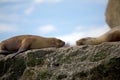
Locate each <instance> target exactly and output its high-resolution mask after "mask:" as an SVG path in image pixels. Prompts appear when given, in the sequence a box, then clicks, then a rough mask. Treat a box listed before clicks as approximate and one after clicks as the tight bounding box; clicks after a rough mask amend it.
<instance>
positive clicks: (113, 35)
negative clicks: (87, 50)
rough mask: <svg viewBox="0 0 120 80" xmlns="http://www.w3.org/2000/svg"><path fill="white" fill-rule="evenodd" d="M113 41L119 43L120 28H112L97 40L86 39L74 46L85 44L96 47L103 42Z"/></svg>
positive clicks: (78, 41)
mask: <svg viewBox="0 0 120 80" xmlns="http://www.w3.org/2000/svg"><path fill="white" fill-rule="evenodd" d="M113 41H120V26H117V27H114V28H112V29H111V30H110V31H108V32H107V33H105V34H103V35H102V36H100V37H97V38H92V37H87V38H82V39H80V40H77V41H76V45H78V46H79V45H85V44H88V45H89V44H90V45H96V44H100V43H103V42H113Z"/></svg>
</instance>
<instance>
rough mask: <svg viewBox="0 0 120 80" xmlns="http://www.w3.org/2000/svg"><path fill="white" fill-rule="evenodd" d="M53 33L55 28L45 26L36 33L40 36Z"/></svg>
mask: <svg viewBox="0 0 120 80" xmlns="http://www.w3.org/2000/svg"><path fill="white" fill-rule="evenodd" d="M53 31H56V28H55V27H54V26H53V25H45V26H41V27H39V28H38V32H40V33H42V34H47V33H51V32H53Z"/></svg>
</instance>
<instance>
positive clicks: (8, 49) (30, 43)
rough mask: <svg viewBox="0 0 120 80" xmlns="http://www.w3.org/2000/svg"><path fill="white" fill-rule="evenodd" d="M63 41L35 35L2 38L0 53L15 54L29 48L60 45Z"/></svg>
mask: <svg viewBox="0 0 120 80" xmlns="http://www.w3.org/2000/svg"><path fill="white" fill-rule="evenodd" d="M64 45H65V42H64V41H62V40H60V39H57V38H45V37H41V36H35V35H20V36H15V37H12V38H9V39H7V40H4V41H2V42H1V43H0V54H4V55H7V54H10V53H14V56H13V57H15V56H16V55H17V54H19V53H21V52H24V51H26V50H31V49H41V48H49V47H56V48H59V47H62V46H64Z"/></svg>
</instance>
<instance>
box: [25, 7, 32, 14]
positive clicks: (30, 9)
mask: <svg viewBox="0 0 120 80" xmlns="http://www.w3.org/2000/svg"><path fill="white" fill-rule="evenodd" d="M33 11H34V7H30V8H28V9H26V10H25V14H27V15H29V14H31V13H32V12H33Z"/></svg>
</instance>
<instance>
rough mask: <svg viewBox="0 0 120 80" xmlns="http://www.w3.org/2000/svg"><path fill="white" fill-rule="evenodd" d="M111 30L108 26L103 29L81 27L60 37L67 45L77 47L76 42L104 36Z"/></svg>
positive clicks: (102, 27)
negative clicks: (86, 38) (85, 38)
mask: <svg viewBox="0 0 120 80" xmlns="http://www.w3.org/2000/svg"><path fill="white" fill-rule="evenodd" d="M108 30H109V27H108V26H107V25H105V26H101V27H91V28H90V27H84V26H79V27H76V29H75V30H74V31H73V32H72V33H70V34H67V35H62V36H58V37H57V38H60V39H62V40H64V41H65V42H66V43H70V44H71V45H75V42H76V40H78V39H81V38H84V37H99V36H100V35H102V34H104V33H105V32H107V31H108Z"/></svg>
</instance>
